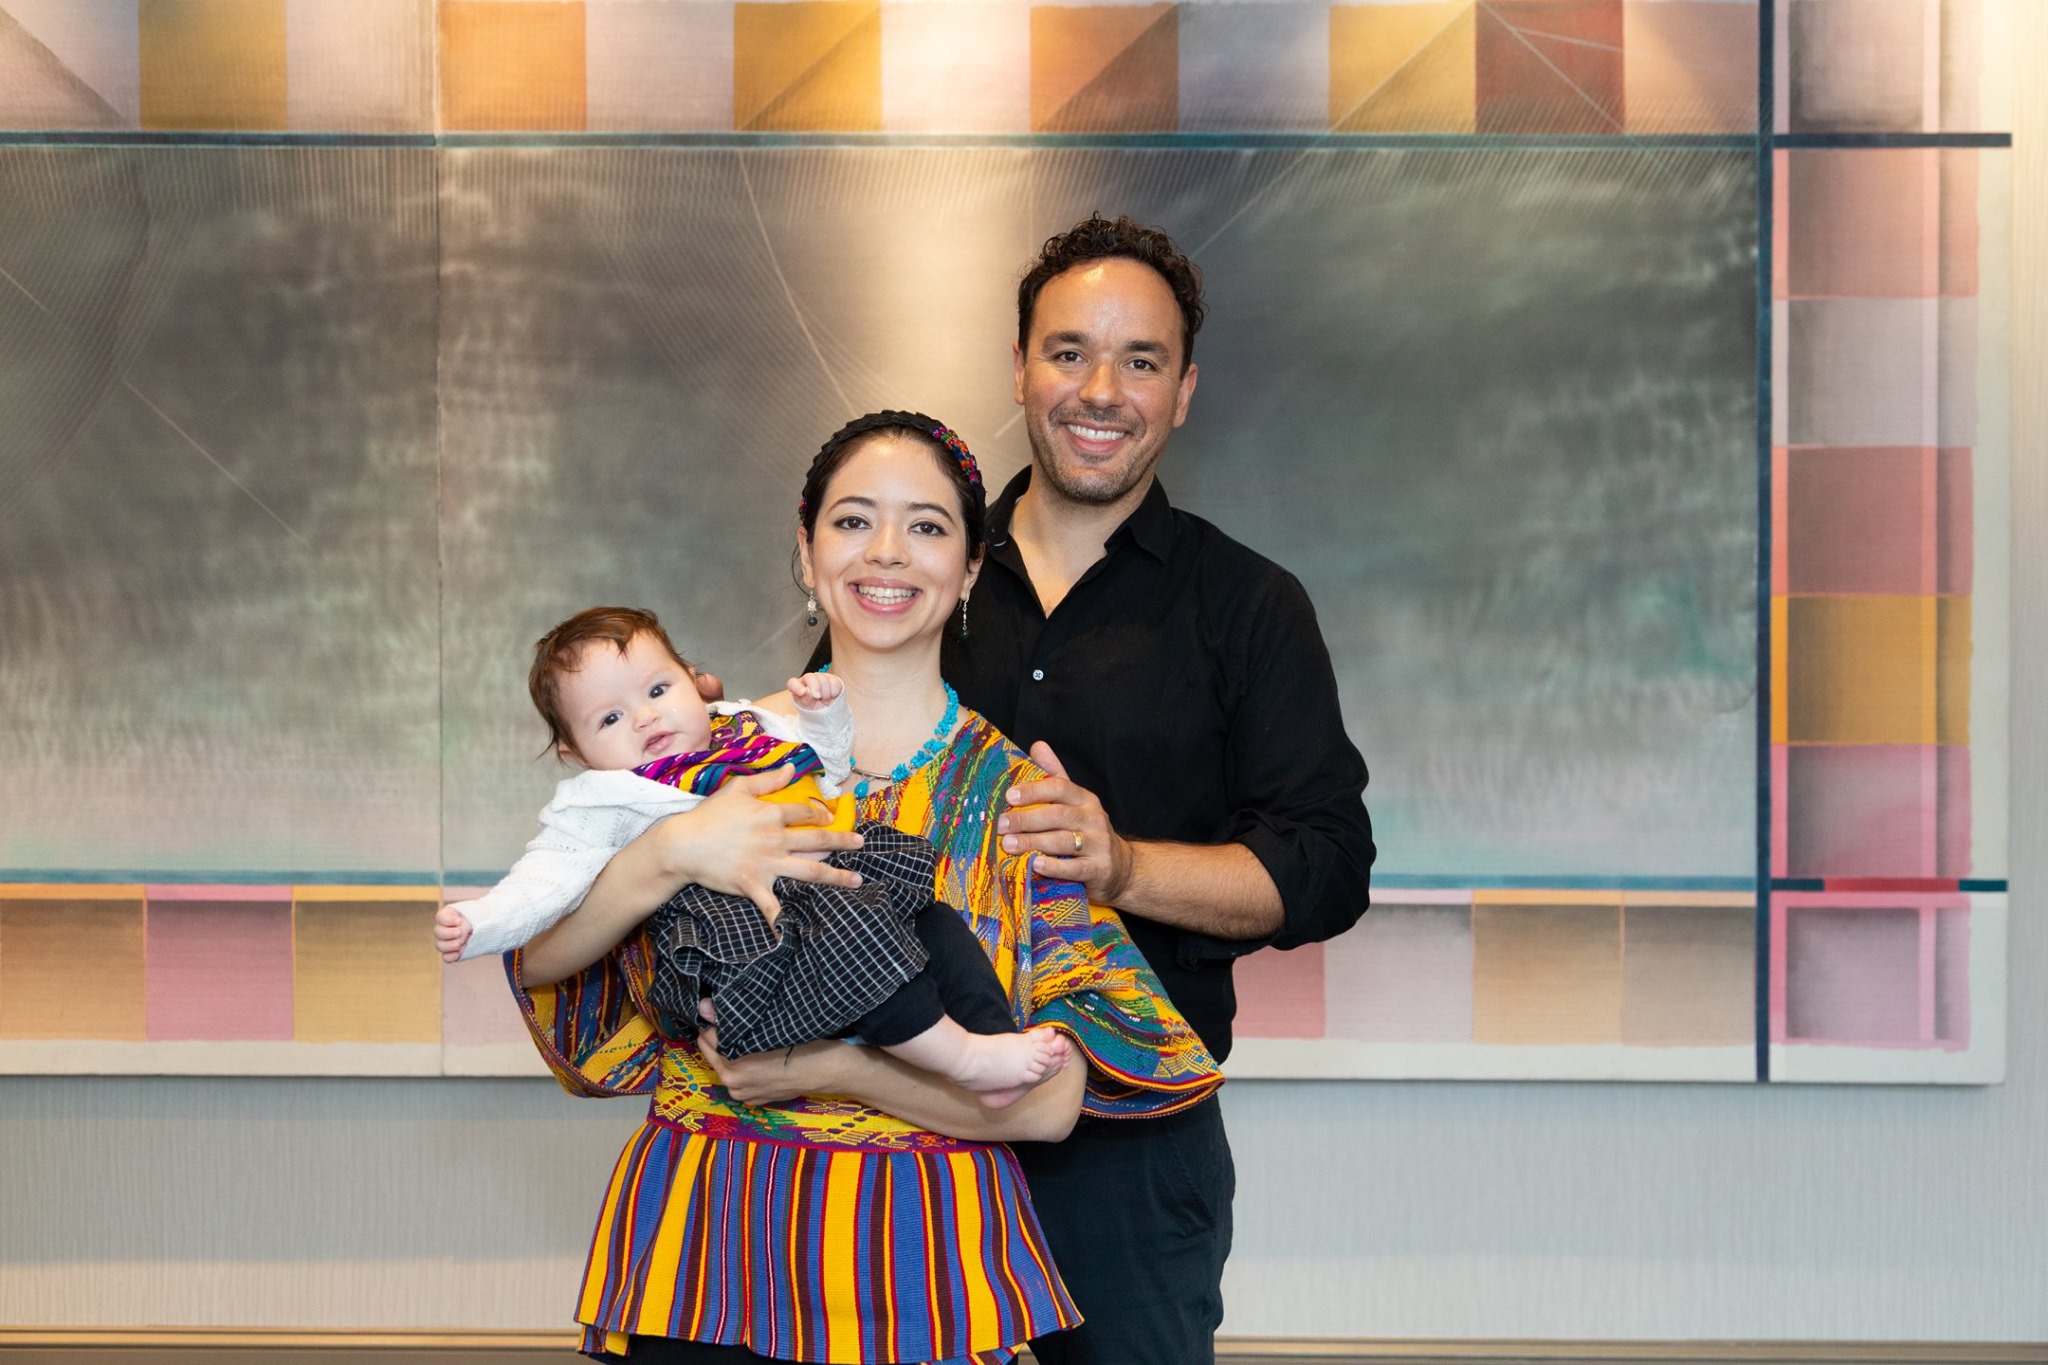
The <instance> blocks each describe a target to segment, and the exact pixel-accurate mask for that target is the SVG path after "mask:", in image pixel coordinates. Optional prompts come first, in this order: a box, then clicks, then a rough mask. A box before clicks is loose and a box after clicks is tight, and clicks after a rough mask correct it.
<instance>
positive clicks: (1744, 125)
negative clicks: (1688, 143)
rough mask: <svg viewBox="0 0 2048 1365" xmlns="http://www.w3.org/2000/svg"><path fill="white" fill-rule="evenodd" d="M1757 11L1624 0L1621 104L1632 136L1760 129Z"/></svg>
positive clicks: (1723, 3) (1721, 0) (1689, 0)
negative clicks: (1757, 71)
mask: <svg viewBox="0 0 2048 1365" xmlns="http://www.w3.org/2000/svg"><path fill="white" fill-rule="evenodd" d="M1756 26H1757V7H1756V6H1755V5H1754V4H1741V3H1728V2H1727V0H1624V3H1623V5H1622V33H1623V41H1622V50H1623V51H1622V95H1623V99H1622V102H1623V104H1624V106H1625V107H1626V108H1627V111H1628V114H1627V123H1628V130H1629V131H1630V132H1632V133H1747V132H1754V131H1755V129H1756V86H1757V81H1756V57H1757V28H1756Z"/></svg>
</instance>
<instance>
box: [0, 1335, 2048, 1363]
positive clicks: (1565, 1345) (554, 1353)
mask: <svg viewBox="0 0 2048 1365" xmlns="http://www.w3.org/2000/svg"><path fill="white" fill-rule="evenodd" d="M574 1346H575V1337H574V1335H573V1334H572V1333H567V1332H439V1331H379V1330H366V1331H356V1332H351V1331H318V1332H313V1331H287V1330H282V1329H263V1328H256V1329H239V1330H228V1329H218V1328H206V1327H161V1328H106V1329H94V1328H78V1327H46V1328H25V1327H7V1328H0V1365H29V1362H43V1361H47V1362H50V1365H115V1362H120V1365H199V1362H202V1361H216V1360H217V1361H222V1362H226V1363H227V1365H483V1363H484V1362H495V1361H505V1362H508V1363H509V1365H527V1362H532V1363H533V1365H540V1362H546V1361H553V1362H566V1361H569V1360H571V1359H573V1351H574ZM1216 1357H1217V1359H1218V1361H1221V1362H1228V1363H1229V1365H1295V1362H1299V1361H1310V1360H1313V1361H1324V1362H1356V1365H1574V1363H1575V1362H1586V1365H2048V1342H2011V1343H2007V1342H1876V1341H1854V1342H1851V1341H1391V1340H1358V1339H1351V1340H1337V1339H1330V1338H1312V1337H1224V1338H1219V1339H1218V1341H1217V1343H1216ZM1026 1359H1027V1361H1028V1359H1029V1358H1028V1357H1027V1358H1026Z"/></svg>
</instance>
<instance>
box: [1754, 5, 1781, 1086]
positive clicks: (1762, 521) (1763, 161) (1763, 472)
mask: <svg viewBox="0 0 2048 1365" xmlns="http://www.w3.org/2000/svg"><path fill="white" fill-rule="evenodd" d="M1776 10H1777V0H1757V23H1756V31H1757V60H1756V77H1757V90H1756V465H1757V480H1756V483H1757V517H1756V528H1757V529H1756V986H1755V993H1756V1002H1755V1003H1756V1009H1755V1028H1756V1078H1757V1080H1759V1081H1769V1080H1770V1079H1771V851H1772V850H1771V825H1772V814H1773V812H1772V809H1771V802H1772V796H1773V794H1772V792H1771V708H1772V706H1773V705H1775V704H1776V698H1774V697H1773V696H1772V695H1771V667H1772V662H1773V661H1772V658H1771V567H1772V562H1773V557H1774V556H1775V555H1776V554H1777V553H1778V547H1777V546H1776V545H1774V544H1773V543H1772V540H1771V501H1772V498H1773V496H1774V495H1775V490H1774V489H1773V488H1772V487H1771V409H1772V404H1773V403H1774V401H1775V399H1776V395H1775V394H1773V393H1772V391H1771V348H1772V346H1773V345H1774V344H1775V338H1774V336H1773V327H1772V324H1773V322H1774V319H1773V317H1772V315H1771V275H1772V270H1773V268H1774V262H1773V260H1772V234H1773V230H1774V225H1775V223H1776V220H1777V219H1776V213H1777V185H1776V183H1775V176H1776V171H1777V162H1776V148H1775V146H1774V145H1773V137H1772V131H1773V130H1774V129H1775V128H1776V127H1777V117H1778V116H1777V106H1776V100H1775V96H1776V94H1777V91H1776V89H1775V84H1776V73H1777V65H1778V52H1777V47H1778V41H1777V40H1778V19H1777V13H1776ZM1788 93H1789V92H1788Z"/></svg>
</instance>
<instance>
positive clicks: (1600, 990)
mask: <svg viewBox="0 0 2048 1365" xmlns="http://www.w3.org/2000/svg"><path fill="white" fill-rule="evenodd" d="M1560 894H1562V895H1565V896H1570V897H1572V899H1571V900H1565V901H1552V900H1550V899H1549V898H1548V897H1547V896H1544V897H1540V898H1539V894H1538V893H1533V892H1520V893H1493V892H1479V893H1476V894H1475V896H1474V904H1473V906H1472V975H1473V983H1474V984H1473V1002H1472V1037H1473V1041H1475V1042H1480V1043H1497V1044H1515V1043H1618V1042H1620V1041H1621V1001H1622V971H1621V956H1622V955H1621V904H1620V897H1619V896H1618V895H1617V896H1614V897H1613V899H1612V901H1611V902H1606V903H1600V902H1601V897H1600V895H1599V893H1595V892H1583V893H1578V892H1572V893H1560ZM1510 895H1512V896H1513V897H1514V899H1508V898H1507V897H1509V896H1510ZM1589 902H1590V903H1589Z"/></svg>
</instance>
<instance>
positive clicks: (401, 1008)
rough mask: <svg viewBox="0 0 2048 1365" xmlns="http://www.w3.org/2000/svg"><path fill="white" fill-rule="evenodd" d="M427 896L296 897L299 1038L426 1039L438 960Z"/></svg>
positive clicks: (432, 1038)
mask: <svg viewBox="0 0 2048 1365" xmlns="http://www.w3.org/2000/svg"><path fill="white" fill-rule="evenodd" d="M437 908H438V906H437V903H436V902H435V901H433V900H410V901H408V900H393V899H383V898H379V899H368V898H365V899H362V900H353V901H349V900H333V899H321V900H313V899H303V898H302V899H300V900H299V901H297V903H295V904H294V905H293V907H292V914H293V935H294V941H295V943H296V945H297V958H296V962H295V964H294V971H293V981H292V1036H293V1037H294V1038H296V1039H297V1040H298V1041H300V1042H302V1043H340V1042H350V1043H433V1042H439V1041H440V1038H441V959H440V957H439V956H438V955H437V954H436V953H435V952H434V945H433V921H434V911H435V910H436V909H437Z"/></svg>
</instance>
